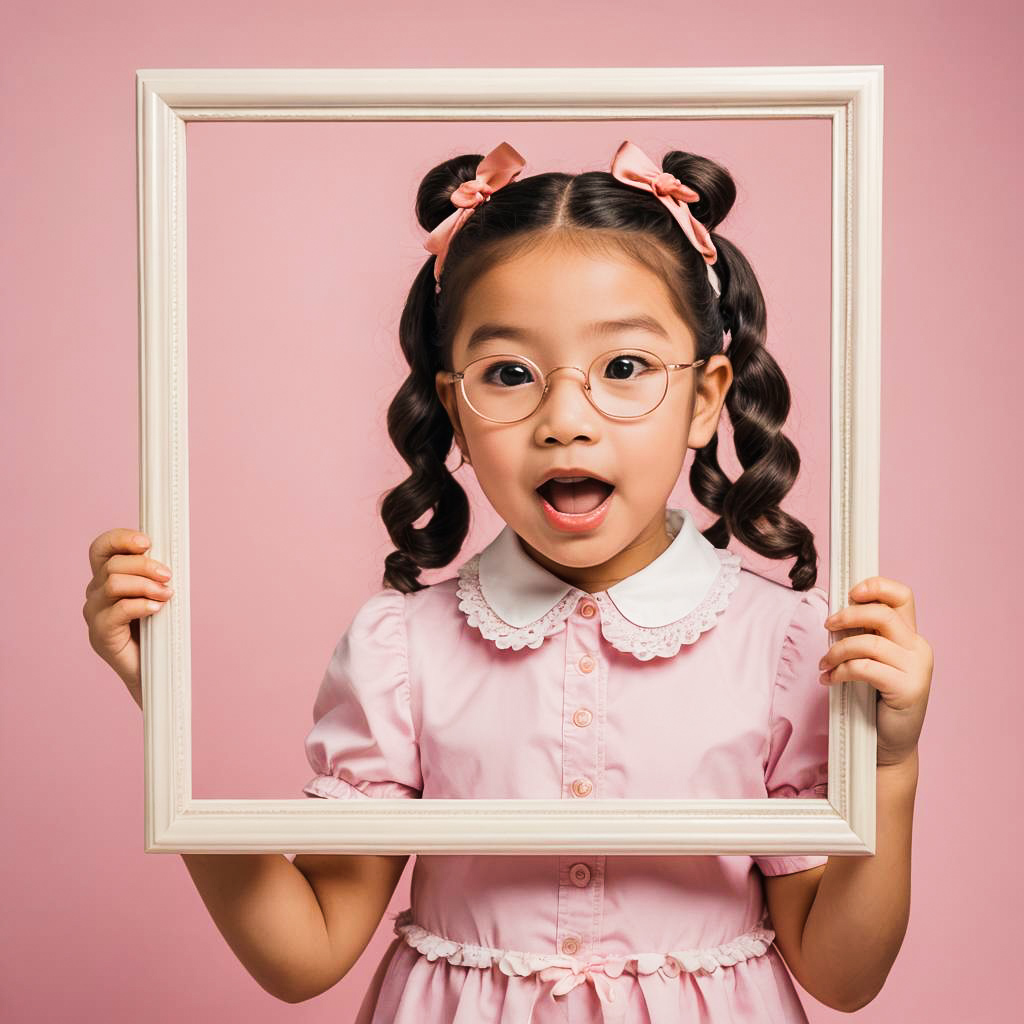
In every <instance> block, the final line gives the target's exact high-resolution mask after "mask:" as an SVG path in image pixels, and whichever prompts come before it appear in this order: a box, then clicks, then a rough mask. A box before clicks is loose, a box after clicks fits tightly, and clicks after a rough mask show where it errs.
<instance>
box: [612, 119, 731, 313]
mask: <svg viewBox="0 0 1024 1024" xmlns="http://www.w3.org/2000/svg"><path fill="white" fill-rule="evenodd" d="M611 173H612V174H613V175H614V176H615V177H616V178H617V179H618V180H619V181H621V182H622V183H623V184H625V185H631V186H632V187H633V188H639V189H646V190H648V191H650V192H652V193H653V194H654V195H656V196H657V197H658V199H659V200H660V201H661V202H662V203H664V204H665V206H666V208H667V209H668V212H669V213H671V214H672V216H673V217H675V219H676V220H677V221H678V222H679V226H680V227H681V228H682V229H683V234H685V235H686V237H687V238H688V239H689V240H690V242H691V244H692V245H693V247H694V248H695V249H696V250H697V252H699V253H700V254H701V255H702V256H703V257H704V263H705V265H706V266H707V269H708V280H709V281H710V282H711V287H712V289H713V290H714V293H715V294H716V295H718V296H719V297H721V294H722V286H721V285H720V284H719V282H718V275H717V274H716V273H715V272H714V270H712V269H711V264H712V263H714V262H715V261H716V260H717V259H718V252H717V250H716V249H715V244H714V242H712V241H711V235H710V234H709V233H708V229H707V228H706V227H704V225H703V224H701V222H700V221H699V220H697V218H696V217H694V215H693V214H692V213H690V207H689V206H687V203H695V202H697V201H698V200H699V199H700V196H699V195H698V194H697V193H696V192H694V190H693V189H692V188H690V187H689V186H688V185H684V184H683V183H682V182H681V181H680V180H679V179H678V178H677V177H676V176H675V175H674V174H669V173H668V172H667V171H663V170H661V169H660V168H659V167H658V165H657V164H655V163H654V161H653V160H652V159H651V158H650V157H649V156H648V155H647V154H646V153H645V152H644V151H643V150H642V149H641V148H640V147H639V146H638V145H636V144H635V143H633V142H630V141H629V140H628V139H627V140H626V141H625V142H623V143H622V145H621V146H619V148H618V150H617V151H616V153H615V156H614V157H613V158H612V167H611Z"/></svg>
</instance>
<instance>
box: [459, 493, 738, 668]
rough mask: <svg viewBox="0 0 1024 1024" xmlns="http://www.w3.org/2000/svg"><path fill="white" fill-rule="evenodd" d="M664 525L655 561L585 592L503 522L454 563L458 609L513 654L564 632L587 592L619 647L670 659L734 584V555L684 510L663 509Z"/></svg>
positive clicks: (712, 617) (692, 639) (710, 622)
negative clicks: (664, 539)
mask: <svg viewBox="0 0 1024 1024" xmlns="http://www.w3.org/2000/svg"><path fill="white" fill-rule="evenodd" d="M665 526H666V529H667V531H668V533H669V535H670V536H671V537H672V538H673V539H672V543H671V544H670V545H669V546H668V548H666V549H665V551H663V552H662V553H661V554H660V555H659V556H658V557H657V558H656V559H654V561H653V562H651V563H650V564H648V565H646V566H644V568H643V569H640V570H639V571H638V572H635V573H633V575H632V576H627V577H626V579H624V580H620V581H619V582H618V583H616V584H615V585H614V586H612V587H609V588H608V589H607V590H602V591H599V592H598V593H596V594H589V595H587V592H586V591H584V590H580V589H579V588H577V587H573V586H571V585H570V584H568V583H566V582H565V581H564V580H560V579H559V578H558V577H557V576H555V575H553V574H552V573H550V572H548V570H547V569H545V568H544V567H543V566H542V565H539V564H538V563H537V562H535V561H534V560H533V559H532V558H531V557H530V556H529V555H528V554H527V553H526V551H525V550H524V549H523V547H522V544H521V543H520V541H519V537H518V536H517V535H516V533H515V532H514V531H513V530H512V528H511V527H509V526H505V527H504V529H502V531H501V532H500V533H499V534H498V536H497V537H495V538H494V540H493V541H491V543H490V544H488V545H487V547H485V548H484V549H483V550H482V551H480V552H478V553H477V554H475V555H473V557H472V558H470V559H469V560H468V561H466V562H464V563H463V564H462V565H461V566H460V567H459V570H458V579H459V583H458V587H457V589H456V595H457V597H458V598H459V609H460V610H461V611H463V612H464V613H465V614H466V618H467V620H468V622H469V624H470V625H471V626H475V627H476V628H477V629H478V630H480V633H481V634H482V635H483V636H484V637H486V638H487V639H488V640H493V641H494V644H495V646H496V647H499V648H501V649H503V650H504V649H507V648H511V649H512V650H514V651H518V650H520V649H522V648H523V647H530V648H537V647H540V645H541V644H542V643H543V642H544V639H545V637H549V636H551V635H553V634H555V633H560V632H561V631H562V630H564V629H565V620H566V619H567V618H568V617H569V616H570V615H571V614H572V613H573V611H574V610H575V609H576V605H577V603H578V602H579V599H580V598H581V597H583V596H584V595H586V596H589V597H590V598H591V599H592V600H593V601H594V602H595V603H596V604H597V606H598V608H599V609H600V612H601V632H602V633H603V634H604V638H605V639H606V640H607V641H608V642H609V643H610V644H611V645H612V646H613V647H615V648H616V649H617V650H620V651H624V652H627V653H630V654H633V655H635V656H636V657H637V658H639V659H640V660H641V661H649V660H650V659H651V658H654V657H661V658H671V657H672V656H673V655H675V654H677V653H678V651H679V648H680V647H681V646H683V645H684V644H692V643H696V641H697V638H698V637H699V636H700V634H701V633H703V632H705V631H706V630H708V629H710V628H711V627H712V626H714V625H715V623H716V622H717V621H718V615H719V614H720V613H721V612H723V611H724V610H725V608H726V606H727V605H728V603H729V597H730V595H731V594H732V592H733V591H734V590H735V589H736V586H737V584H738V583H739V571H740V556H739V555H737V554H734V553H733V552H731V551H730V550H729V549H728V548H716V547H715V546H714V545H713V544H712V543H711V542H710V541H708V540H707V538H706V537H704V535H703V534H702V533H701V532H700V530H698V529H697V525H696V523H695V522H694V520H693V515H692V514H691V513H690V512H689V511H688V510H686V509H677V508H666V509H665Z"/></svg>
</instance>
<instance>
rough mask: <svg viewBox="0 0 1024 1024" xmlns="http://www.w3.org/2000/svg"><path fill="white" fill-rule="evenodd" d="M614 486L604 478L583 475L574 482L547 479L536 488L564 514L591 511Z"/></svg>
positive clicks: (578, 513)
mask: <svg viewBox="0 0 1024 1024" xmlns="http://www.w3.org/2000/svg"><path fill="white" fill-rule="evenodd" d="M614 490H615V488H614V486H613V485H612V484H609V483H605V481H604V480H595V479H594V478H593V477H590V476H588V477H584V478H582V479H581V480H579V481H578V482H576V483H560V482H559V481H558V480H557V479H554V480H548V481H546V482H545V483H543V484H541V485H540V487H538V488H537V493H538V494H539V495H540V496H541V497H542V498H543V499H544V500H545V501H546V502H547V503H548V504H549V505H550V506H551V507H552V508H554V509H557V510H558V511H559V512H562V513H564V514H565V515H582V514H584V513H585V512H593V510H594V509H595V508H597V507H598V505H600V504H601V503H602V502H603V501H604V500H605V498H607V497H608V495H609V494H611V493H612V491H614Z"/></svg>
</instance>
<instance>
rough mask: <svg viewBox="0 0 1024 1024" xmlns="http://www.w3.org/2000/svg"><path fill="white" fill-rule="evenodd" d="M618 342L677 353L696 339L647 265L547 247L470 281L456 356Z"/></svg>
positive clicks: (553, 350)
mask: <svg viewBox="0 0 1024 1024" xmlns="http://www.w3.org/2000/svg"><path fill="white" fill-rule="evenodd" d="M619 342H622V343H624V344H629V345H635V346H638V347H646V348H649V349H651V350H652V351H655V352H658V353H661V352H665V351H671V352H678V351H679V350H680V346H686V345H687V344H692V342H693V336H692V333H691V331H690V330H689V328H688V327H687V325H686V324H685V322H684V321H683V320H682V319H680V317H679V314H678V313H677V312H676V310H675V307H674V305H673V303H672V300H671V298H670V296H669V294H668V290H667V288H666V286H665V283H664V282H663V281H662V280H661V278H660V277H658V276H657V275H656V274H655V273H654V272H653V271H651V270H649V269H648V268H647V267H645V266H643V265H642V264H640V263H637V262H635V261H634V260H631V259H629V258H627V257H626V256H622V257H621V258H614V257H608V256H601V257H595V256H593V255H589V254H586V253H583V252H580V251H578V250H574V249H572V248H571V247H550V248H545V249H544V250H540V251H531V252H529V253H526V254H523V255H520V256H517V257H516V258H515V259H512V260H507V261H502V262H500V263H498V264H496V265H495V266H493V267H492V268H490V270H488V272H487V273H486V274H484V275H482V276H481V277H480V279H479V280H477V281H475V282H473V284H472V285H471V286H470V288H469V289H468V291H467V295H466V299H465V304H464V307H463V310H462V316H461V317H460V323H459V327H458V330H457V331H456V334H455V338H454V343H455V344H454V354H455V355H456V357H458V356H459V355H462V356H466V357H469V358H477V357H478V356H481V355H486V354H487V353H489V352H497V351H501V350H502V349H503V348H504V349H507V348H508V347H509V345H514V346H515V348H516V350H517V351H522V352H526V353H527V354H531V352H536V353H537V354H541V355H543V354H551V355H557V354H558V352H567V351H570V350H571V351H573V352H576V351H579V350H580V349H581V348H582V349H585V350H588V351H589V350H591V349H593V350H594V351H595V352H597V351H601V350H602V348H608V347H612V346H615V345H616V344H618V343H619ZM527 350H530V351H527Z"/></svg>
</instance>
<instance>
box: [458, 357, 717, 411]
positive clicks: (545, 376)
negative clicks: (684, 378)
mask: <svg viewBox="0 0 1024 1024" xmlns="http://www.w3.org/2000/svg"><path fill="white" fill-rule="evenodd" d="M613 352H631V353H636V354H637V355H643V356H651V357H652V358H653V359H654V360H656V361H657V362H658V363H661V365H662V366H663V367H664V368H665V370H666V371H668V370H688V369H689V368H690V367H692V366H700V365H702V364H703V363H706V362H707V360H706V359H698V360H696V361H695V362H692V363H666V362H664V360H662V358H661V357H660V356H659V355H657V354H656V353H654V352H648V351H647V349H643V348H628V347H627V348H610V349H608V351H607V352H602V353H601V354H600V355H598V356H595V357H594V360H593V362H591V364H590V366H588V367H587V371H586V373H583V370H582V368H581V367H579V366H555V367H553V368H552V369H550V370H549V371H548V372H547V373H545V372H544V371H543V370H542V369H541V368H540V367H539V366H538V365H537V364H536V363H535V362H534V361H533V360H532V359H529V358H528V357H527V356H522V355H518V354H515V353H511V352H498V353H494V354H489V355H485V356H480V358H479V359H473V360H472V361H471V362H468V363H467V364H466V365H465V366H464V367H463V368H462V369H461V370H448V371H447V372H446V374H445V380H446V381H447V382H448V383H449V384H454V383H455V382H456V381H458V382H459V391H460V392H461V393H462V398H463V401H464V402H465V403H466V405H468V406H469V408H470V409H472V410H473V412H474V413H475V414H476V415H477V416H479V417H480V418H481V419H482V420H488V421H489V422H491V423H522V421H523V420H528V419H529V418H530V417H531V416H532V415H533V414H534V413H535V412H536V411H537V410H538V409H539V408H540V407H541V406H542V405H543V404H544V399H545V398H547V395H548V389H549V387H550V379H551V375H552V374H553V373H555V371H556V370H576V371H578V372H579V373H582V374H583V391H584V393H585V394H586V396H587V401H588V402H590V404H591V405H592V406H593V407H594V408H595V409H596V410H597V411H598V412H599V413H600V414H601V415H602V416H607V417H608V418H609V419H613V420H639V419H643V417H644V416H650V415H651V413H652V412H654V410H655V409H657V408H658V406H659V405H661V403H662V402H664V401H665V396H666V395H667V394H668V385H669V376H668V373H666V374H665V390H664V391H662V393H661V398H659V399H658V401H657V402H656V403H655V404H654V405H653V406H651V408H650V409H648V410H647V412H642V413H640V414H639V415H637V416H616V415H615V413H611V412H605V411H604V409H602V408H601V407H600V406H599V405H598V404H597V402H595V401H594V396H593V394H592V393H591V389H590V373H591V371H592V370H593V369H594V366H595V364H596V363H597V362H598V361H599V360H601V359H603V358H604V357H605V356H608V355H611V354H612V353H613ZM502 357H504V358H506V359H512V360H515V361H517V362H520V363H526V364H527V365H528V366H531V367H533V369H534V370H536V371H537V374H538V376H539V378H540V380H541V381H543V383H544V389H543V391H541V393H540V398H539V399H538V400H537V404H536V405H535V406H534V407H533V408H532V409H531V410H530V411H529V412H528V413H527V414H526V415H525V416H520V417H519V418H518V419H514V420H496V419H494V418H493V417H491V416H485V415H484V414H483V413H482V412H480V410H479V409H477V408H476V406H475V405H473V403H472V402H471V401H470V400H469V395H467V394H466V371H467V370H468V369H469V368H470V367H471V366H473V365H474V364H476V363H479V362H482V361H483V360H484V359H501V358H502Z"/></svg>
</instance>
